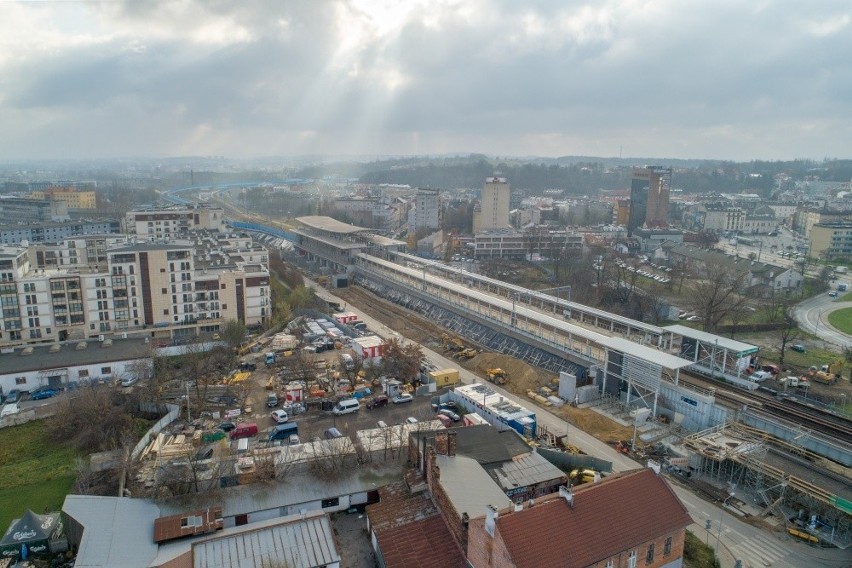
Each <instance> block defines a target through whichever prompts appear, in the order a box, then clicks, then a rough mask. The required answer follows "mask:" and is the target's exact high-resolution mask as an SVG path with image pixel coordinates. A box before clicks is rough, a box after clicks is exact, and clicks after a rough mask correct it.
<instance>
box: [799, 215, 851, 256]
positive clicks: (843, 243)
mask: <svg viewBox="0 0 852 568" xmlns="http://www.w3.org/2000/svg"><path fill="white" fill-rule="evenodd" d="M809 256H811V257H813V258H822V259H838V260H839V259H850V258H852V223H849V222H845V223H844V222H837V223H816V224H814V225H813V227H811V231H810V253H809Z"/></svg>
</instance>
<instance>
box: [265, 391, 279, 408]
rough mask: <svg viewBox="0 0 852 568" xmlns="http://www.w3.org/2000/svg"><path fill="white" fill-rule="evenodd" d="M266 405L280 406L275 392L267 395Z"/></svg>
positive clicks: (270, 406) (271, 406)
mask: <svg viewBox="0 0 852 568" xmlns="http://www.w3.org/2000/svg"><path fill="white" fill-rule="evenodd" d="M266 406H268V407H269V408H275V407H276V406H278V396H277V395H275V394H271V395H269V396H267V397H266Z"/></svg>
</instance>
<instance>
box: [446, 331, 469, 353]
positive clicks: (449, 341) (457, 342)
mask: <svg viewBox="0 0 852 568" xmlns="http://www.w3.org/2000/svg"><path fill="white" fill-rule="evenodd" d="M441 344H442V345H443V346H444V351H455V352H459V351H464V349H465V344H464V342H463V341H462V340H461V339H459V338H458V337H450V336H449V335H447V334H446V333H442V334H441Z"/></svg>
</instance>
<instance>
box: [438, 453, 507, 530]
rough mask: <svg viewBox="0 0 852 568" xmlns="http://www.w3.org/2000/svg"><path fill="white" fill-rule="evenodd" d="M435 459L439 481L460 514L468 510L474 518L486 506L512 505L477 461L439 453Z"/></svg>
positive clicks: (501, 507)
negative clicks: (439, 471) (438, 470)
mask: <svg viewBox="0 0 852 568" xmlns="http://www.w3.org/2000/svg"><path fill="white" fill-rule="evenodd" d="M435 460H436V463H437V464H438V467H439V468H440V469H441V479H440V484H441V486H442V487H443V488H444V491H446V493H447V497H448V498H449V499H450V503H452V506H453V508H454V509H455V510H456V513H457V514H458V515H459V516H461V515H462V514H463V513H467V514H468V516H469V517H470V518H472V519H473V518H476V517H481V516H483V515H484V514H485V508H486V507H487V506H488V505H493V506H494V507H496V508H497V509H498V510H500V509H505V508H506V507H509V506H511V505H512V501H511V500H510V499H509V498H508V497H506V494H505V493H503V491H501V490H500V488H499V487H497V484H496V483H494V480H492V479H491V477H490V476H489V475H488V473H486V472H485V470H484V469H483V468H482V466H481V465H479V463H477V462H476V460H473V459H471V458H466V457H464V456H459V455H455V456H445V455H440V454H439V455H436V456H435Z"/></svg>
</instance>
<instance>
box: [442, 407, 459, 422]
mask: <svg viewBox="0 0 852 568" xmlns="http://www.w3.org/2000/svg"><path fill="white" fill-rule="evenodd" d="M438 414H440V415H441V416H446V417H447V418H449V419H450V420H452V421H453V422H458V421H459V420H461V416H459V415H458V414H456V413H455V412H453V411H452V410H450V409H449V408H442V409H441V410H439V411H438Z"/></svg>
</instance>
